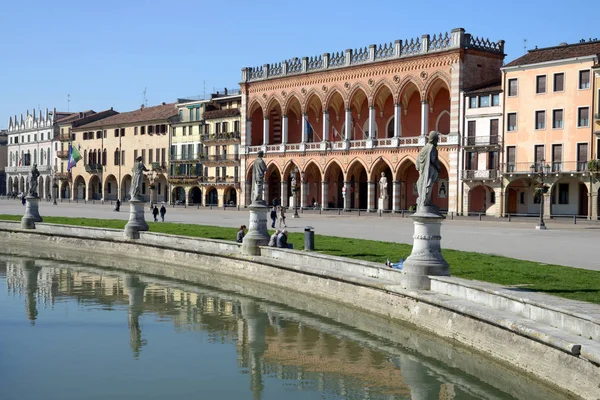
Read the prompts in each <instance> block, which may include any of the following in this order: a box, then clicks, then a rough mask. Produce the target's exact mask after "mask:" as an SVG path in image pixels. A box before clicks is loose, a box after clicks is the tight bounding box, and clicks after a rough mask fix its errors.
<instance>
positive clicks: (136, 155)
mask: <svg viewBox="0 0 600 400" xmlns="http://www.w3.org/2000/svg"><path fill="white" fill-rule="evenodd" d="M137 157H138V151H137V149H136V150H134V151H133V161H134V162H135V160H136V159H137Z"/></svg>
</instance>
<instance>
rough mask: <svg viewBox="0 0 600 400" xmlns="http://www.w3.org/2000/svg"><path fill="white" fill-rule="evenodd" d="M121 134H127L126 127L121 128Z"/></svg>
mask: <svg viewBox="0 0 600 400" xmlns="http://www.w3.org/2000/svg"><path fill="white" fill-rule="evenodd" d="M121 136H125V128H121Z"/></svg>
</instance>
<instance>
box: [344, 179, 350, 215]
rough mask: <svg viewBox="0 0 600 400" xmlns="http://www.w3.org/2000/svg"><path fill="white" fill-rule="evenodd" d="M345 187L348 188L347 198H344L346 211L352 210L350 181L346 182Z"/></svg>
mask: <svg viewBox="0 0 600 400" xmlns="http://www.w3.org/2000/svg"><path fill="white" fill-rule="evenodd" d="M344 187H345V188H346V197H344V210H348V209H350V196H352V193H350V181H345V182H344Z"/></svg>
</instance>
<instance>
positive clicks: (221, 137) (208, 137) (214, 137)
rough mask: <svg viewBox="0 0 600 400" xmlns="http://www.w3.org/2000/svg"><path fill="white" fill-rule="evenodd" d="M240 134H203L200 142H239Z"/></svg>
mask: <svg viewBox="0 0 600 400" xmlns="http://www.w3.org/2000/svg"><path fill="white" fill-rule="evenodd" d="M239 139H240V133H239V132H225V133H223V132H221V133H213V134H203V135H202V141H203V142H213V141H215V142H217V141H227V140H239Z"/></svg>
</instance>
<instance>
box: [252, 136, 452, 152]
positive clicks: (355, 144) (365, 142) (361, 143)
mask: <svg viewBox="0 0 600 400" xmlns="http://www.w3.org/2000/svg"><path fill="white" fill-rule="evenodd" d="M426 143H427V138H426V137H425V136H402V137H397V138H376V139H368V138H366V139H361V140H338V141H322V142H306V143H286V144H268V145H258V146H247V148H246V149H247V153H248V154H256V153H258V152H259V151H263V152H265V153H288V152H299V153H312V152H315V153H318V152H321V153H322V152H325V151H334V152H335V151H348V150H367V149H374V148H377V149H379V148H382V149H394V148H404V147H422V146H424V145H425V144H426ZM456 145H458V135H440V136H439V142H438V146H456Z"/></svg>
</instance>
